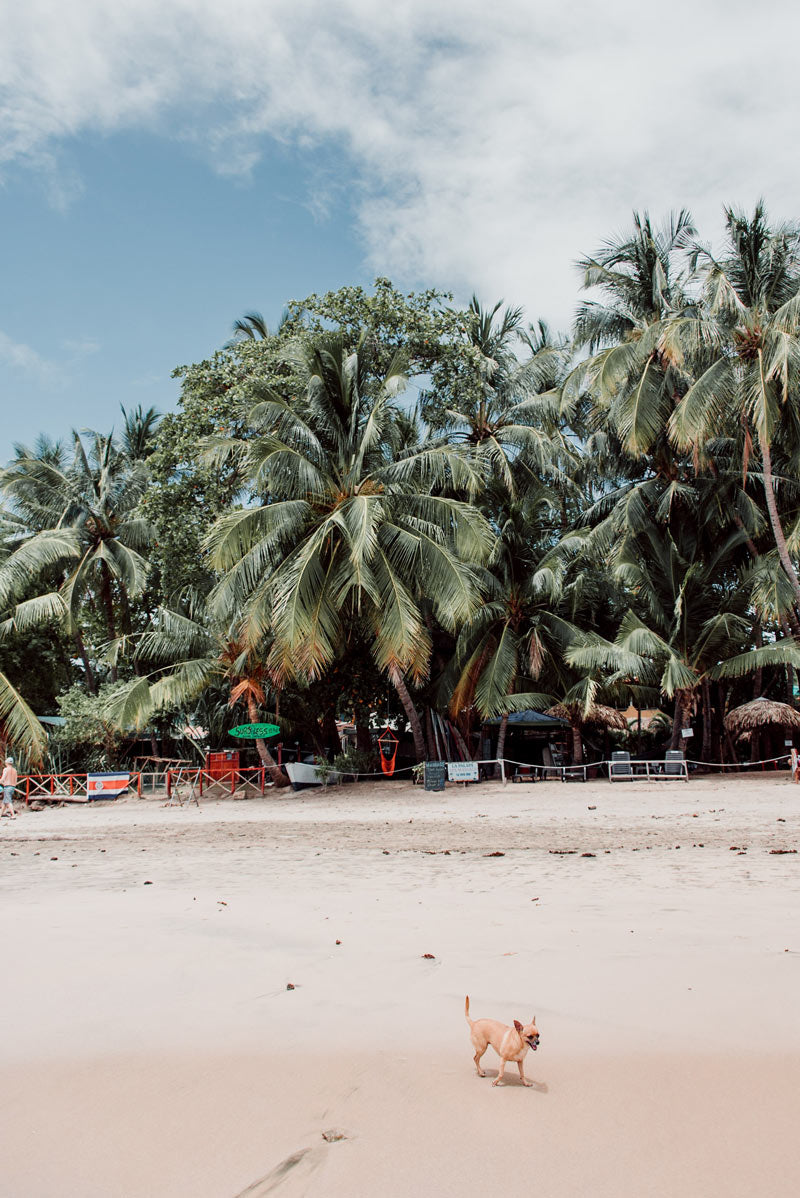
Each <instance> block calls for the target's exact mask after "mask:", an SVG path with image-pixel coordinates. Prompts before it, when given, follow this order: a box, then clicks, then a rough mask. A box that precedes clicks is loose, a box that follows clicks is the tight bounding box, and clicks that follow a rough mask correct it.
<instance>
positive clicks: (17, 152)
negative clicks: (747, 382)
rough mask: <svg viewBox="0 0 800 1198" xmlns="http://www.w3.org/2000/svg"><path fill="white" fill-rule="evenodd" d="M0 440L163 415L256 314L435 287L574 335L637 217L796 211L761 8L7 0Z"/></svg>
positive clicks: (785, 129)
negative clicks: (615, 244) (301, 301)
mask: <svg viewBox="0 0 800 1198" xmlns="http://www.w3.org/2000/svg"><path fill="white" fill-rule="evenodd" d="M0 22H2V24H1V25H0V27H2V29H3V36H2V39H0V218H1V224H0V227H1V228H2V234H1V235H0V236H1V240H0V247H1V248H0V266H1V267H2V275H1V278H2V286H1V287H0V404H1V405H2V419H1V420H0V460H4V459H5V458H7V456H8V454H9V452H10V446H11V443H12V442H13V441H15V440H19V439H22V440H27V441H30V440H32V438H33V437H34V436H35V434H36V433H37V432H38V431H39V430H42V429H44V430H47V431H49V432H50V433H51V434H55V435H58V434H63V433H66V432H68V430H69V428H70V427H72V426H75V427H78V428H80V427H85V426H87V425H89V426H92V427H98V428H107V427H110V426H111V425H112V424H113V423H114V422H115V421H117V422H118V415H117V413H118V407H119V404H120V403H123V404H125V405H126V406H127V407H130V406H132V405H135V404H137V403H142V404H144V405H145V406H149V405H150V404H154V405H156V406H157V407H159V408H162V409H164V408H167V407H170V406H172V405H173V404H174V402H175V399H176V395H177V390H176V385H175V383H174V382H173V381H172V380H171V379H170V371H171V369H172V368H173V367H174V366H176V365H178V364H179V363H183V362H191V361H196V360H199V359H200V358H202V357H205V356H206V355H207V354H208V353H209V352H211V351H212V350H213V349H214V348H215V347H216V346H218V345H220V344H221V343H222V342H224V341H225V340H226V338H227V337H228V335H229V333H230V326H231V322H232V321H233V320H234V319H235V318H236V317H237V316H239V315H240V314H242V313H243V312H245V311H248V310H250V309H253V308H257V309H259V310H261V311H262V312H263V313H264V314H265V316H266V317H267V318H268V320H270V321H274V320H276V319H277V318H278V316H279V314H280V311H281V309H282V307H283V304H284V302H285V301H286V300H287V299H290V298H300V297H302V296H303V295H306V294H308V293H309V292H310V291H312V290H323V289H327V288H329V287H336V286H339V285H342V284H344V283H351V282H362V283H368V282H369V281H370V280H371V279H372V278H373V277H374V275H375V274H388V275H389V276H390V277H391V278H392V279H394V280H395V282H397V283H398V284H400V285H403V286H406V287H409V288H411V287H415V286H420V285H431V284H434V285H438V286H441V287H444V288H447V289H448V290H452V291H454V292H455V293H456V295H457V296H458V297H459V298H461V299H465V298H468V297H469V295H470V294H471V292H472V291H473V290H475V291H477V292H478V294H479V295H480V296H481V298H482V299H484V301H486V302H489V301H491V302H493V301H494V300H496V299H498V298H500V297H504V298H505V299H506V300H507V301H514V302H517V303H522V304H524V305H525V307H526V310H527V313H528V315H529V316H530V318H532V319H533V318H536V317H539V316H544V317H545V318H547V319H549V320H550V321H551V322H553V323H554V324H556V325H559V326H561V327H565V328H566V327H568V325H569V322H570V318H571V314H572V311H573V308H574V305H575V301H576V295H577V277H576V274H575V271H574V268H573V266H572V263H573V261H574V259H575V258H576V257H578V256H579V255H580V254H582V253H588V252H591V251H592V250H593V249H594V248H596V247H597V245H598V244H599V243H600V242H601V241H602V240H603V239H604V238H605V237H607V236H609V235H610V234H612V233H614V232H615V231H617V230H621V229H624V228H625V227H626V225H627V223H628V221H629V218H630V212H631V210H632V209H633V208H648V209H649V210H650V212H651V213H652V214H653V215H659V216H660V215H662V214H664V213H666V212H667V211H668V210H669V209H671V208H675V207H681V206H687V207H689V208H690V209H691V210H692V212H693V213H694V215H695V219H696V221H697V223H698V224H699V225H700V227H701V230H702V231H703V233H704V234H705V236H706V237H708V238H716V237H718V235H719V229H720V223H721V222H720V213H721V208H722V205H723V203H736V204H741V205H745V206H750V205H752V204H753V202H754V201H755V199H756V198H757V197H758V196H760V195H763V196H764V197H765V199H766V201H767V204H768V207H769V209H770V211H771V213H772V214H773V215H774V216H775V217H776V218H781V219H784V218H788V217H793V216H798V217H800V191H799V190H798V182H800V167H799V166H798V154H797V149H796V146H797V123H798V109H799V105H798V92H799V91H800V84H798V82H797V79H798V74H797V70H796V55H797V44H798V37H797V35H798V32H800V15H797V10H795V9H793V8H792V7H791V6H789V5H788V4H786V3H780V4H779V3H777V2H773V0H762V2H761V3H760V4H759V5H758V6H755V7H754V6H753V5H752V4H745V3H740V2H739V0H694V2H693V3H684V0H673V2H672V3H669V4H664V3H662V4H657V5H656V4H648V3H647V2H646V0H639V2H638V3H629V2H628V0H609V2H608V3H605V4H600V3H597V2H596V0H595V2H594V3H582V2H572V3H570V2H569V0H566V2H563V0H562V2H561V3H549V2H546V0H494V3H491V4H489V3H486V0H479V2H476V0H394V2H393V3H391V4H389V3H386V2H385V0H237V2H236V4H235V5H232V4H229V3H224V2H223V0H113V2H112V0H66V2H65V0H26V3H25V4H24V5H23V4H20V3H18V0H0Z"/></svg>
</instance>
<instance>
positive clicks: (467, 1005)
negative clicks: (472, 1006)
mask: <svg viewBox="0 0 800 1198" xmlns="http://www.w3.org/2000/svg"><path fill="white" fill-rule="evenodd" d="M464 1018H465V1019H466V1021H467V1023H468V1024H469V1025H470V1027H472V1020H471V1019H470V1017H469V995H467V997H466V998H465V999H464Z"/></svg>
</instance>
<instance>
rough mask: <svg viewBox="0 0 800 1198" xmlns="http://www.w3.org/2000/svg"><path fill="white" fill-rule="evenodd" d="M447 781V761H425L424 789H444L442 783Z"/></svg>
mask: <svg viewBox="0 0 800 1198" xmlns="http://www.w3.org/2000/svg"><path fill="white" fill-rule="evenodd" d="M446 781H447V762H446V761H426V762H425V789H426V790H444V784H445V782H446Z"/></svg>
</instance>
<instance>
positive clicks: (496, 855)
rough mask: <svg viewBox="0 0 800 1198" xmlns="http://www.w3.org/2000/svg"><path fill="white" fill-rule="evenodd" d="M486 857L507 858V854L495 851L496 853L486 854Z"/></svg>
mask: <svg viewBox="0 0 800 1198" xmlns="http://www.w3.org/2000/svg"><path fill="white" fill-rule="evenodd" d="M483 855H484V857H505V853H501V852H499V851H495V852H494V853H484V854H483Z"/></svg>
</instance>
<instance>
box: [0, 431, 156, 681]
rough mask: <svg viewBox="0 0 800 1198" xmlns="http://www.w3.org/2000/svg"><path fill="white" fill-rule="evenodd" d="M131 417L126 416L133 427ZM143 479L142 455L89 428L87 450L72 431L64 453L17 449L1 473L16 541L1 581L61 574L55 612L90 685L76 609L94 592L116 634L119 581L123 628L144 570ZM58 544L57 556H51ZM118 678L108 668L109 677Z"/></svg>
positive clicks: (50, 596)
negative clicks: (69, 450) (72, 641)
mask: <svg viewBox="0 0 800 1198" xmlns="http://www.w3.org/2000/svg"><path fill="white" fill-rule="evenodd" d="M146 418H149V414H145V417H143V419H146ZM136 424H137V421H136V420H131V421H130V422H129V432H131V434H133V432H134V428H135V426H136ZM140 431H141V430H140ZM147 484H148V471H147V466H146V464H145V462H144V461H143V460H142V459H141V458H138V459H134V458H131V457H129V456H128V454H127V453H125V452H124V451H123V450H121V449H120V448H119V447H118V446H117V444H116V442H115V441H114V439H113V437H111V436H101V435H100V434H98V433H93V434H91V438H90V444H89V448H88V450H87V448H86V447H85V446H84V443H83V440H82V438H81V437H80V436H79V435H78V434H77V433H75V434H74V439H73V452H72V456H71V458H70V459H69V460H66V458H65V456H64V455H63V453H59V454H57V455H54V454H47V455H42V454H38V453H36V452H28V451H27V450H24V449H22V448H21V449H20V450H19V451H18V452H17V456H16V458H15V459H14V461H13V462H12V463H11V464H10V465H9V466H8V467H7V468H6V469H5V470H3V471H2V472H0V489H2V491H3V492H4V494H5V495H6V497H7V500H8V502H9V505H10V509H11V512H12V515H13V518H14V520H15V523H16V530H15V540H16V543H17V544H18V548H17V549H15V550H14V552H12V553H11V554H10V555H9V556H8V558H7V559H6V561H5V562H4V563H3V564H2V567H0V581H1V580H2V577H3V576H5V577H6V578H8V579H11V580H13V579H14V578H15V577H22V576H24V577H25V578H26V580H27V585H28V587H30V585H31V584H32V582H34V581H35V580H38V585H41V584H42V583H44V584H45V585H47V584H48V583H49V584H50V586H52V584H53V583H54V582H56V584H57V583H58V582H59V581H60V587H59V589H58V595H59V597H60V599H61V600H62V601H63V609H59V613H58V614H63V616H64V618H65V620H66V623H67V625H68V627H69V630H70V631H71V632H72V634H73V635H74V636H75V638H76V642H77V644H78V649H79V652H80V653H81V656H82V658H83V661H84V666H85V670H86V681H87V686H88V687H89V690H90V691H93V690H94V679H93V672H92V670H91V666H90V663H89V659H88V655H87V652H86V649H85V647H84V645H83V638H82V634H81V612H82V609H83V608H84V605H85V603H86V599H87V594H88V593H91V595H92V597H93V599H95V600H96V601H97V603H98V605H99V606H100V608H101V610H102V612H103V616H104V620H105V625H106V632H107V635H108V638H109V640H113V639H114V638H115V637H116V635H117V628H118V625H117V612H116V609H115V601H114V590H115V587H116V589H117V593H118V596H119V605H120V609H121V614H122V623H123V627H124V630H126V631H127V625H129V622H130V617H129V599H130V598H131V597H133V596H135V595H138V594H139V593H141V591H142V590H143V588H144V584H145V579H146V576H147V562H146V560H145V558H144V557H143V556H142V553H143V551H144V550H145V549H146V547H147V545H148V543H149V541H150V537H151V527H150V525H149V523H148V521H147V520H145V519H144V518H143V517H142V516H141V515H140V514H139V511H138V506H139V503H140V500H141V499H142V497H143V495H144V493H145V490H146V488H147ZM59 548H60V550H61V555H60V557H59V556H58V554H57V553H56V554H55V555H54V550H57V549H59ZM42 600H43V603H42V605H41V606H42V612H43V618H46V619H51V618H52V617H53V615H54V614H57V608H58V604H57V603H56V599H55V592H53V591H52V590H50V589H49V587H48V590H47V591H46V592H44V593H43V594H42ZM115 677H116V671H115V669H112V680H114V679H115Z"/></svg>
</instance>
